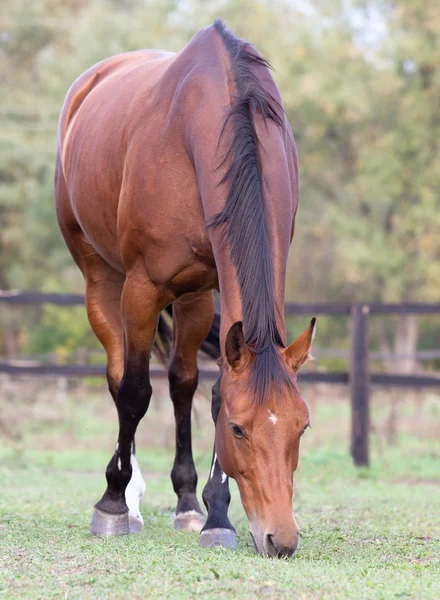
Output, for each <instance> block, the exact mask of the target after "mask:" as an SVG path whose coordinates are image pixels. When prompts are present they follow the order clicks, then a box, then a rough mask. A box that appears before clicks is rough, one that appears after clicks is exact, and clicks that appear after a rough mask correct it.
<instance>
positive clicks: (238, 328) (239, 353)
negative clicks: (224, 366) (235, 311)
mask: <svg viewBox="0 0 440 600" xmlns="http://www.w3.org/2000/svg"><path fill="white" fill-rule="evenodd" d="M249 356H250V352H249V348H248V347H247V346H246V341H245V339H244V334H243V323H242V322H241V321H237V322H236V323H234V324H233V325H232V327H231V328H230V330H229V331H228V334H227V336H226V359H227V361H228V363H229V364H230V365H231V367H232V368H233V369H234V371H240V370H241V369H242V368H243V365H244V364H245V363H246V362H247V361H248V360H249Z"/></svg>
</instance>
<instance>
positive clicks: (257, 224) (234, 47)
mask: <svg viewBox="0 0 440 600" xmlns="http://www.w3.org/2000/svg"><path fill="white" fill-rule="evenodd" d="M214 28H215V30H216V31H217V33H218V34H219V35H220V36H221V38H222V40H223V43H224V46H225V48H226V50H227V52H228V54H229V61H230V65H231V72H232V75H233V78H234V82H235V88H236V97H235V98H234V100H233V102H232V103H231V107H230V110H229V113H228V115H227V117H226V120H225V123H224V125H223V128H222V131H221V134H220V139H219V144H220V141H221V139H222V137H223V135H224V134H225V132H226V131H230V132H231V140H230V145H229V148H228V150H227V152H226V154H225V156H224V159H223V162H222V165H227V170H226V173H225V175H224V177H223V179H222V181H221V182H220V184H228V186H229V190H228V196H227V199H226V203H225V207H224V209H223V210H222V211H221V212H219V213H217V214H216V215H214V216H213V217H212V218H211V219H210V221H209V223H208V225H209V227H217V226H223V227H224V235H225V240H226V241H227V243H228V244H229V248H230V255H231V260H232V263H233V265H234V267H235V269H236V272H237V277H238V282H239V285H240V295H241V301H242V313H243V326H244V335H245V339H246V343H247V345H248V346H249V348H250V350H251V351H252V352H253V353H254V354H255V357H254V360H253V362H252V366H251V386H252V388H253V391H254V393H255V399H256V401H257V402H259V403H263V402H264V401H265V400H267V398H268V396H269V392H270V388H271V386H272V384H274V385H275V386H276V388H279V387H280V385H283V384H287V385H290V382H291V380H290V378H289V377H288V375H287V373H286V371H285V369H284V367H283V364H282V361H281V357H280V352H279V349H280V348H283V347H284V344H283V340H282V337H281V335H280V333H279V331H278V327H277V322H276V303H275V296H274V276H273V264H272V255H271V249H270V245H269V239H268V235H267V230H266V224H265V215H264V205H263V195H262V189H261V178H260V167H259V156H258V145H257V143H258V138H257V134H256V130H255V124H254V120H253V118H254V116H255V115H256V114H257V113H258V112H259V113H260V114H261V115H262V116H263V119H264V120H271V121H273V122H274V123H276V124H277V125H278V126H279V127H283V126H284V111H283V108H282V106H281V104H280V103H279V102H278V100H277V99H276V98H274V97H273V96H272V95H271V94H270V93H269V92H268V91H267V90H266V89H265V88H264V87H263V84H262V83H261V82H260V80H259V78H258V77H257V75H256V73H255V70H254V68H255V67H265V68H271V67H270V65H269V63H268V62H267V61H266V60H265V59H264V58H262V57H261V56H260V55H259V54H257V52H256V50H255V49H254V48H253V47H252V46H251V45H250V44H248V43H247V42H245V41H243V40H240V39H238V38H236V37H235V36H234V34H233V33H231V32H230V31H229V30H227V29H226V27H225V25H224V23H223V22H222V21H220V20H216V21H215V22H214Z"/></svg>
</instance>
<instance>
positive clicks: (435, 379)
mask: <svg viewBox="0 0 440 600" xmlns="http://www.w3.org/2000/svg"><path fill="white" fill-rule="evenodd" d="M1 303H8V304H12V305H35V304H44V303H50V304H57V305H59V306H74V305H82V304H84V297H83V296H82V295H77V294H45V293H39V292H2V291H0V304H1ZM285 314H286V315H296V316H297V315H312V316H314V315H330V316H331V315H333V316H346V317H349V318H350V321H351V334H350V335H351V344H350V366H349V371H348V372H339V371H336V372H335V371H330V372H322V371H304V372H302V373H300V376H299V379H300V381H301V382H310V383H328V384H346V385H349V386H350V396H351V409H352V410H351V415H352V419H351V455H352V457H353V461H354V463H355V464H356V465H358V466H361V465H368V464H369V449H368V433H369V396H370V387H371V386H372V385H373V386H374V385H378V386H387V387H439V388H440V376H436V375H403V374H390V373H370V371H369V367H368V358H369V353H368V321H369V318H370V317H371V316H374V315H389V314H417V315H429V314H440V304H377V303H361V304H286V306H285ZM0 373H9V374H11V375H25V374H26V375H53V376H64V377H96V376H105V367H104V366H103V365H55V364H42V363H38V362H36V361H0ZM216 373H217V370H216V369H215V368H207V367H204V368H202V369H201V370H200V378H201V379H214V378H215V376H216ZM151 376H152V377H164V376H165V371H164V369H163V368H159V367H155V368H152V369H151Z"/></svg>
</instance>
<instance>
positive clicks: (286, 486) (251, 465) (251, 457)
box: [215, 319, 315, 556]
mask: <svg viewBox="0 0 440 600" xmlns="http://www.w3.org/2000/svg"><path fill="white" fill-rule="evenodd" d="M314 328H315V319H313V320H312V322H311V324H310V327H309V328H308V329H306V331H304V333H303V334H301V335H300V336H299V337H298V338H297V339H296V340H295V341H294V342H293V343H292V344H291V345H290V346H289V347H288V348H286V349H284V350H281V360H282V361H283V363H284V365H283V366H284V367H285V369H286V370H287V371H288V372H289V373H290V377H291V385H290V386H289V385H286V386H283V388H281V390H279V391H278V392H276V391H275V388H274V386H272V392H271V394H270V395H269V397H267V398H265V399H264V402H256V401H255V398H254V394H253V393H252V391H251V390H252V387H251V385H250V369H251V363H252V361H253V359H254V356H253V354H252V352H251V351H250V350H249V348H248V347H247V346H246V343H245V339H244V335H243V329H242V324H241V323H240V322H239V323H235V324H234V325H233V326H232V327H231V329H230V330H229V332H228V335H227V338H226V352H225V358H226V360H225V361H224V365H223V372H222V379H221V388H220V389H221V397H222V403H221V409H220V413H219V416H218V420H217V426H216V439H215V447H216V452H217V456H218V459H219V461H220V465H221V467H222V469H223V471H224V472H225V473H226V474H227V475H228V476H229V477H232V478H233V479H235V480H236V482H237V484H238V488H239V490H240V495H241V500H242V503H243V507H244V509H245V511H246V515H247V517H248V520H249V529H250V533H251V537H252V540H253V542H254V546H255V548H256V550H257V551H258V552H260V553H261V554H267V555H269V556H290V555H292V554H293V553H294V552H295V550H296V548H297V547H298V541H299V538H298V534H299V528H298V525H297V524H296V521H295V519H294V516H293V512H292V495H293V473H294V471H295V469H296V467H297V465H298V455H299V443H300V438H301V436H302V434H303V433H304V431H305V429H306V428H307V427H308V425H309V413H308V410H307V406H306V404H305V402H304V400H303V399H302V397H301V394H300V392H299V390H298V387H297V384H296V374H297V372H298V370H299V368H300V367H301V365H302V364H303V363H304V362H305V361H306V360H307V359H308V358H309V357H310V355H309V350H310V346H311V343H312V339H313V334H314Z"/></svg>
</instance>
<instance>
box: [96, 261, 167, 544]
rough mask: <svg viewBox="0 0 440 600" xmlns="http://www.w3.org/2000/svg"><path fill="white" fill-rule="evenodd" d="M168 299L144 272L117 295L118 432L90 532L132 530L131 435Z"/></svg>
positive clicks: (146, 399) (147, 388)
mask: <svg viewBox="0 0 440 600" xmlns="http://www.w3.org/2000/svg"><path fill="white" fill-rule="evenodd" d="M169 301H170V299H169V298H167V299H165V298H162V296H161V294H160V293H159V292H158V291H157V289H156V288H155V286H154V285H153V284H152V283H151V282H150V280H149V279H148V278H147V277H146V276H145V275H144V274H143V273H142V272H130V273H129V274H128V275H127V278H126V280H125V283H124V287H123V292H122V299H121V315H122V325H123V331H124V344H125V367H124V375H123V378H122V381H121V384H120V386H119V389H118V392H117V395H116V408H117V410H118V416H119V436H118V443H117V445H116V450H115V452H114V455H113V457H112V459H111V460H110V462H109V464H108V466H107V470H106V478H107V489H106V491H105V493H104V495H103V497H102V499H101V500H100V501H99V502H98V503H97V504H96V505H95V510H94V515H93V520H92V524H91V527H90V532H91V533H92V534H94V535H112V534H122V533H130V532H133V528H131V527H130V519H129V514H128V510H129V509H128V506H127V500H128V498H127V495H126V488H127V485H128V484H129V482H130V480H131V478H132V474H133V473H134V468H135V465H133V462H132V451H133V446H134V436H135V433H136V429H137V426H138V424H139V421H140V420H141V419H142V417H143V416H144V415H145V413H146V412H147V409H148V406H149V404H150V399H151V392H152V390H151V385H150V378H149V361H150V352H151V348H152V343H153V339H154V334H155V330H156V325H157V320H158V317H159V313H160V310H161V309H162V308H164V306H165V305H166V304H168V303H169ZM139 530H140V529H139Z"/></svg>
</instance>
